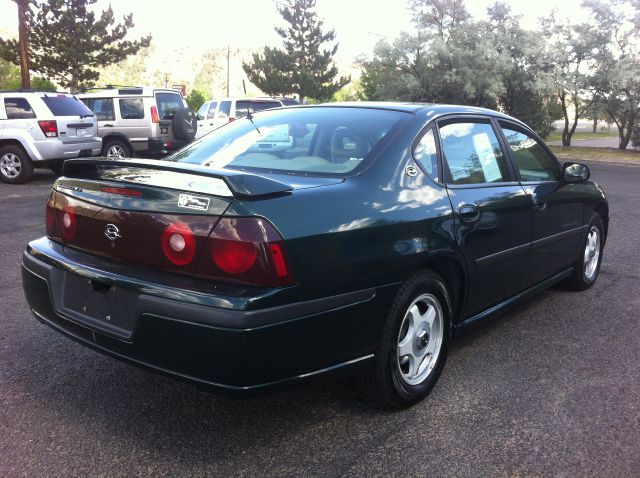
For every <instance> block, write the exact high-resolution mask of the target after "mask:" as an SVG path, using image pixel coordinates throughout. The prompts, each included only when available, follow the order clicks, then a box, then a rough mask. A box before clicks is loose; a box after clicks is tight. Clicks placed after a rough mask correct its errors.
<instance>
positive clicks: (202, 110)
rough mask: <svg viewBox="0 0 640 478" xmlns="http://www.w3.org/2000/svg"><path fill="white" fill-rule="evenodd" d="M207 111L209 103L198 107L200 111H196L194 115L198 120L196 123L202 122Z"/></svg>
mask: <svg viewBox="0 0 640 478" xmlns="http://www.w3.org/2000/svg"><path fill="white" fill-rule="evenodd" d="M208 110H209V103H205V104H203V105H202V106H201V107H200V109H199V110H198V113H197V114H196V118H197V119H198V121H202V120H203V119H205V118H206V117H207V111H208Z"/></svg>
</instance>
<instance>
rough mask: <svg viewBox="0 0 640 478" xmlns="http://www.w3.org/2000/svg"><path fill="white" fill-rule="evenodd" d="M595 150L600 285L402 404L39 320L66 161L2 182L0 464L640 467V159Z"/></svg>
mask: <svg viewBox="0 0 640 478" xmlns="http://www.w3.org/2000/svg"><path fill="white" fill-rule="evenodd" d="M589 164H590V167H591V170H592V177H593V178H594V179H595V180H596V181H598V182H599V183H600V184H601V185H602V186H603V187H604V188H605V190H606V191H607V192H608V195H609V201H610V206H611V226H610V236H609V239H608V243H607V246H606V249H605V254H604V261H603V265H602V272H601V275H600V277H599V279H598V282H597V284H596V285H595V286H594V287H593V288H592V289H590V290H588V291H586V292H583V293H575V292H567V291H564V290H562V289H560V288H558V287H556V288H553V289H551V290H548V291H546V292H544V293H543V294H541V295H539V296H537V297H536V298H534V299H531V300H529V301H527V302H525V303H523V304H522V305H520V306H519V307H517V308H516V309H514V310H512V311H510V312H509V313H507V314H506V315H504V316H502V317H500V318H498V319H496V320H493V321H491V322H489V323H486V324H483V325H482V326H480V327H478V328H477V329H476V330H475V331H473V333H472V334H468V335H466V336H464V337H462V338H461V339H459V340H457V341H456V342H455V343H454V345H453V349H452V351H451V354H450V358H449V361H448V363H447V366H446V367H445V370H444V372H443V375H442V377H441V378H440V381H439V383H438V384H437V385H436V387H435V389H434V390H433V392H432V393H431V395H430V397H429V398H428V399H427V400H426V401H424V402H422V403H421V404H419V405H418V406H416V407H414V408H413V409H410V410H407V411H403V412H396V413H386V412H381V411H379V410H378V409H376V408H375V407H374V406H373V405H372V404H371V403H370V402H368V401H367V400H366V399H365V398H364V397H363V396H362V395H361V394H360V392H359V391H358V389H357V388H355V387H354V383H353V381H352V380H349V379H347V380H343V381H338V382H332V383H328V384H318V385H314V386H311V387H307V388H298V389H293V390H287V391H283V392H278V393H275V394H272V395H268V396H262V397H254V398H250V399H234V398H227V397H219V396H213V395H206V394H203V393H201V392H199V391H197V390H195V389H194V388H193V387H191V386H190V385H187V384H182V383H178V382H174V381H171V380H169V379H166V378H163V377H160V376H157V375H154V374H152V373H149V372H145V371H142V370H139V369H137V368H134V367H132V366H129V365H125V364H123V363H120V362H118V361H115V360H113V359H110V358H107V357H104V356H102V355H99V354H97V353H95V352H93V351H90V350H88V349H85V348H84V347H82V346H80V345H78V344H76V343H74V342H71V341H70V340H68V339H66V338H64V337H63V336H61V335H58V334H57V333H55V332H53V331H52V330H51V329H49V328H48V327H46V326H44V325H40V324H39V323H38V322H37V321H36V320H35V319H33V318H32V316H31V315H30V313H29V311H28V309H27V306H26V303H25V301H24V298H23V294H22V286H21V282H20V261H21V253H22V250H23V249H24V246H25V244H26V243H27V242H28V241H29V240H30V239H33V238H36V237H39V236H40V235H42V233H43V224H44V202H45V199H46V195H47V192H48V189H49V186H50V183H51V181H52V180H53V176H52V175H51V174H49V173H47V172H43V171H42V172H38V171H37V172H36V176H35V178H34V181H32V182H31V183H29V184H27V185H22V186H9V185H6V184H0V238H1V244H2V248H1V249H0V284H1V287H0V476H10V477H13V476H109V477H116V476H368V477H373V476H385V477H386V476H427V475H429V476H470V477H478V476H522V475H536V476H607V477H617V476H620V477H623V476H624V477H627V476H640V360H639V355H640V258H639V255H638V247H639V245H640V207H639V204H640V165H633V166H623V165H618V164H603V163H593V162H592V163H589ZM259 359H260V358H259V357H256V360H259Z"/></svg>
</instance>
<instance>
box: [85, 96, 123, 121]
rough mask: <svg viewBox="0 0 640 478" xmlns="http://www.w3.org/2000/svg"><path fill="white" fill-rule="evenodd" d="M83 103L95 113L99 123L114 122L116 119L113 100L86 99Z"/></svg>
mask: <svg viewBox="0 0 640 478" xmlns="http://www.w3.org/2000/svg"><path fill="white" fill-rule="evenodd" d="M82 102H83V103H85V104H86V105H87V106H88V107H89V109H90V110H91V111H93V114H95V115H96V118H97V119H98V121H113V120H114V119H115V115H114V112H113V98H84V99H83V100H82Z"/></svg>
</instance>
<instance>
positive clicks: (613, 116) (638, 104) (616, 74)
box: [583, 0, 640, 149]
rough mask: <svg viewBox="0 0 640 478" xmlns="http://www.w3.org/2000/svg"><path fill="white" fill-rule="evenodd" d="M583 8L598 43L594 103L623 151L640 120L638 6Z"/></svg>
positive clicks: (595, 3)
mask: <svg viewBox="0 0 640 478" xmlns="http://www.w3.org/2000/svg"><path fill="white" fill-rule="evenodd" d="M583 6H584V7H586V8H587V9H588V10H590V13H591V17H592V18H593V22H592V23H591V24H590V31H589V33H590V34H591V36H592V37H594V38H597V39H598V41H599V42H600V48H599V49H598V54H597V60H598V62H597V65H596V68H595V74H594V83H595V89H596V94H595V97H594V101H595V100H596V99H597V104H598V106H599V107H601V108H603V109H604V111H605V112H606V114H607V116H608V117H609V119H610V120H611V122H612V123H614V124H615V125H616V128H617V129H618V139H619V140H618V146H619V148H620V149H626V148H627V146H628V145H629V142H630V141H631V136H632V134H633V130H634V128H635V127H636V125H637V123H638V121H639V120H640V77H639V76H638V71H640V45H638V41H637V33H638V30H637V25H636V24H635V23H634V16H633V15H634V13H635V15H638V13H639V12H640V2H632V1H623V0H622V1H621V0H617V1H616V2H615V3H614V4H613V5H612V4H610V3H604V2H602V1H600V0H586V1H585V2H584V3H583ZM634 10H635V11H634ZM635 18H637V16H636V17H635Z"/></svg>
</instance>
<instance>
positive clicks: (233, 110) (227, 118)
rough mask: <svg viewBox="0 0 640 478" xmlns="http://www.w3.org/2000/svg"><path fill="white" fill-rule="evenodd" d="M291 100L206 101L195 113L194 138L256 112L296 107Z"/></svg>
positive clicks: (225, 99)
mask: <svg viewBox="0 0 640 478" xmlns="http://www.w3.org/2000/svg"><path fill="white" fill-rule="evenodd" d="M297 104H298V102H297V101H296V100H294V99H292V98H224V99H222V100H218V101H207V102H206V103H205V104H203V105H202V106H201V107H200V109H199V110H198V113H197V118H198V131H197V133H196V138H200V137H201V136H204V135H205V134H207V133H210V132H211V131H213V130H214V129H216V128H219V127H220V126H222V125H224V124H226V123H230V122H231V121H234V120H236V119H239V118H244V117H245V116H247V112H250V113H251V114H253V113H255V112H257V111H263V110H268V109H271V108H281V107H283V106H292V105H297Z"/></svg>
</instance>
